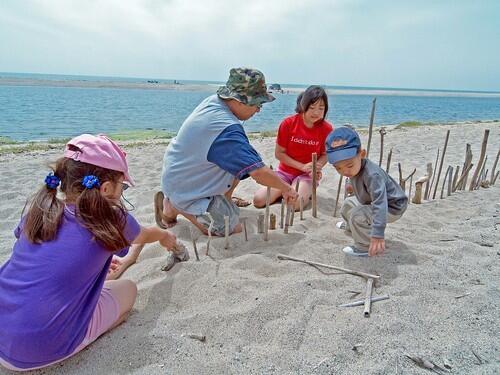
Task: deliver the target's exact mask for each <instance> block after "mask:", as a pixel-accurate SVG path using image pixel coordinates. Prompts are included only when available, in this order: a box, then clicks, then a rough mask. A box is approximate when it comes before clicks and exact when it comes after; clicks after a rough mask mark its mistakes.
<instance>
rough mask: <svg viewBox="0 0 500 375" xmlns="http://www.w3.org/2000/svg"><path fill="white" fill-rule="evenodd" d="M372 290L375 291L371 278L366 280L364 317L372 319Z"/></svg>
mask: <svg viewBox="0 0 500 375" xmlns="http://www.w3.org/2000/svg"><path fill="white" fill-rule="evenodd" d="M372 289H373V279H371V278H369V279H368V280H366V296H365V309H364V311H363V315H364V317H365V318H369V317H370V311H371V306H372Z"/></svg>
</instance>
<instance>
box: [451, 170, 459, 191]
mask: <svg viewBox="0 0 500 375" xmlns="http://www.w3.org/2000/svg"><path fill="white" fill-rule="evenodd" d="M459 173H460V166H459V165H457V168H456V169H455V174H454V175H453V183H452V185H451V191H452V193H454V192H455V191H456V190H457V181H458V175H459Z"/></svg>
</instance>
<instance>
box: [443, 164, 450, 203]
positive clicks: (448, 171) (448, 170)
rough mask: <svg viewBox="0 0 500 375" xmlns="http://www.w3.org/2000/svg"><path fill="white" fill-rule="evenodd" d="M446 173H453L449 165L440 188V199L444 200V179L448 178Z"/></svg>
mask: <svg viewBox="0 0 500 375" xmlns="http://www.w3.org/2000/svg"><path fill="white" fill-rule="evenodd" d="M450 168H451V172H450ZM448 173H453V167H452V166H451V165H450V166H448V168H447V169H446V173H445V174H444V179H443V185H442V186H441V199H443V198H444V185H446V178H447V177H448Z"/></svg>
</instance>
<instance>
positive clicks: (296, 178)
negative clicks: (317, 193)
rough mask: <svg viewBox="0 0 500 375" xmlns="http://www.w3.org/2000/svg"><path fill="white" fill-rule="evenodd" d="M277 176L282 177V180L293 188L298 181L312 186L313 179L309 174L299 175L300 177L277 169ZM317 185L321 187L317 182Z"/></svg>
mask: <svg viewBox="0 0 500 375" xmlns="http://www.w3.org/2000/svg"><path fill="white" fill-rule="evenodd" d="M276 174H277V175H278V176H280V178H281V179H282V180H283V181H284V182H286V183H287V184H289V185H291V186H293V184H294V183H296V182H297V181H304V182H307V183H309V184H312V177H311V176H310V175H309V174H308V173H302V174H299V175H298V176H294V175H293V174H291V173H287V172H283V171H282V170H280V169H277V170H276ZM317 184H318V185H319V181H318V182H317Z"/></svg>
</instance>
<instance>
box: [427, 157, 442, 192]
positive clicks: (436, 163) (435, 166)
mask: <svg viewBox="0 0 500 375" xmlns="http://www.w3.org/2000/svg"><path fill="white" fill-rule="evenodd" d="M438 160H439V148H438V152H437V154H436V162H435V163H434V172H433V175H432V180H431V183H430V185H429V193H428V194H426V196H425V200H428V199H429V198H430V196H431V194H432V188H433V186H434V180H435V179H436V171H437V166H438Z"/></svg>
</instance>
